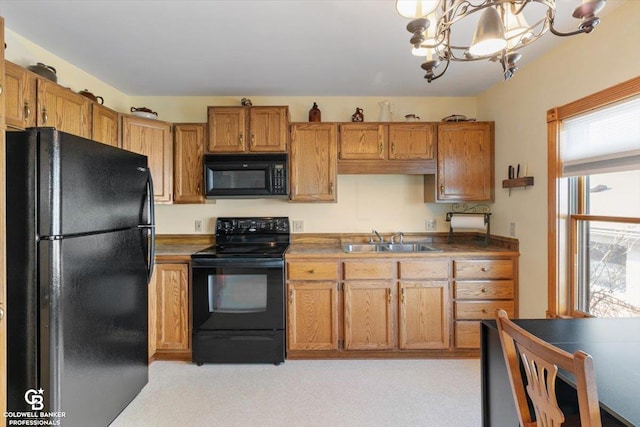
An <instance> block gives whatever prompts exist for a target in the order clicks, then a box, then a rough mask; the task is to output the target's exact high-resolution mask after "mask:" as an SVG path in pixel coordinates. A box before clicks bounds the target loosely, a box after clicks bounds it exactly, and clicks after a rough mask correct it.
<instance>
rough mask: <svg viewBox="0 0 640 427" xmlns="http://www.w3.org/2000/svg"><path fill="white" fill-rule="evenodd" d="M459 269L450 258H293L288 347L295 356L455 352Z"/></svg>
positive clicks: (289, 279)
mask: <svg viewBox="0 0 640 427" xmlns="http://www.w3.org/2000/svg"><path fill="white" fill-rule="evenodd" d="M451 266H452V261H451V259H450V258H449V257H441V258H412V259H402V258H394V257H390V258H379V257H376V258H365V257H362V258H353V257H349V258H343V259H339V260H338V259H336V260H320V259H313V260H304V259H299V260H298V259H295V260H288V261H287V286H288V287H287V292H288V294H287V295H288V304H287V333H288V335H287V338H288V344H287V349H288V350H289V351H293V352H294V355H295V357H297V356H299V355H300V354H308V355H311V356H312V357H322V351H328V352H327V354H329V353H330V354H331V356H328V357H357V356H355V355H357V354H358V353H359V352H360V354H364V353H362V352H368V353H370V354H373V353H375V355H376V356H379V357H384V355H385V354H395V355H396V357H402V356H401V355H402V354H403V353H405V354H413V355H414V356H415V355H419V356H428V355H429V354H430V353H431V354H435V353H433V352H434V351H435V352H437V353H438V355H444V354H445V353H450V352H451V351H452V350H453V345H452V344H453V307H452V291H451V289H452V287H451ZM315 350H320V351H317V352H315V353H314V351H315ZM297 351H300V352H299V353H297ZM305 352H306V353H305ZM349 355H351V356H349Z"/></svg>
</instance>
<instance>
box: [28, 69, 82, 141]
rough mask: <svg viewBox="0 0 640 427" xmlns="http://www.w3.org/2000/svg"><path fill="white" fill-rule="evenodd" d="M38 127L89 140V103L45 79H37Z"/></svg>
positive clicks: (80, 96)
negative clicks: (52, 128) (47, 127)
mask: <svg viewBox="0 0 640 427" xmlns="http://www.w3.org/2000/svg"><path fill="white" fill-rule="evenodd" d="M37 86H38V119H37V122H38V126H53V127H55V128H56V129H58V130H61V131H63V132H67V133H71V134H73V135H78V136H81V137H83V138H91V125H90V123H89V121H90V108H91V101H89V100H88V99H87V98H85V97H84V96H82V95H78V94H77V93H74V92H71V91H70V90H69V89H66V88H64V87H62V86H59V85H57V84H55V83H53V82H50V81H48V80H45V79H37Z"/></svg>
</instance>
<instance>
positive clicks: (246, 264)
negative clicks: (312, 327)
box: [191, 258, 284, 332]
mask: <svg viewBox="0 0 640 427" xmlns="http://www.w3.org/2000/svg"><path fill="white" fill-rule="evenodd" d="M191 271H192V273H191V274H192V295H193V301H192V304H193V331H194V332H198V331H222V330H227V331H234V330H235V331H237V330H276V329H284V260H283V259H281V258H278V259H264V258H263V259H260V258H253V259H249V258H233V259H224V258H215V259H207V260H192V269H191Z"/></svg>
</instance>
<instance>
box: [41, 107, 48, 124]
mask: <svg viewBox="0 0 640 427" xmlns="http://www.w3.org/2000/svg"><path fill="white" fill-rule="evenodd" d="M48 119H49V115H48V114H47V107H42V124H43V125H44V124H46V123H47V120H48Z"/></svg>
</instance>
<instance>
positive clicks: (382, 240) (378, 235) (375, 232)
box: [371, 230, 384, 243]
mask: <svg viewBox="0 0 640 427" xmlns="http://www.w3.org/2000/svg"><path fill="white" fill-rule="evenodd" d="M371 232H372V233H373V234H375V235H376V237H377V238H378V240H379V241H380V243H384V239H383V238H382V236H381V235H380V233H378V232H377V231H376V230H371Z"/></svg>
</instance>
